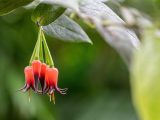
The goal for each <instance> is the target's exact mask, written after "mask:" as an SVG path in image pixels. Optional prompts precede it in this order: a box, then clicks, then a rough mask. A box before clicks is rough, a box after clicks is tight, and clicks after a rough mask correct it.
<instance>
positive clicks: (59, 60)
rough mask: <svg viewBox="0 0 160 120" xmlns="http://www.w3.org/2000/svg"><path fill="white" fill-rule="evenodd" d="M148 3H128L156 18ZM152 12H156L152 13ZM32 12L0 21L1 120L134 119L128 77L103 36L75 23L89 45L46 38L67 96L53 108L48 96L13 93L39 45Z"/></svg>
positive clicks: (130, 0) (135, 0) (60, 97)
mask: <svg viewBox="0 0 160 120" xmlns="http://www.w3.org/2000/svg"><path fill="white" fill-rule="evenodd" d="M155 2H156V3H158V0H157V1H152V0H126V1H122V3H121V4H122V5H125V6H132V7H136V8H138V9H140V10H141V11H143V12H146V13H148V14H149V15H150V16H152V18H155V19H158V17H159V16H157V14H156V11H157V9H156V8H155V6H154V4H153V3H155ZM152 11H155V12H152ZM31 12H32V10H26V9H24V8H19V9H17V10H15V11H14V12H12V13H10V14H8V15H5V16H3V17H0V120H138V119H137V117H136V113H135V111H134V108H133V105H132V101H131V93H130V83H129V72H128V69H127V66H126V65H125V64H124V62H123V61H122V59H121V58H120V56H119V55H118V54H117V53H116V52H115V51H114V50H113V49H112V48H111V47H110V46H108V45H107V44H106V42H105V41H104V40H103V38H102V37H100V35H99V34H98V33H97V32H96V31H95V30H94V29H91V28H89V27H87V26H86V25H85V24H84V23H83V22H82V21H80V20H77V21H78V22H79V23H80V25H81V26H82V27H83V28H84V30H85V31H86V32H87V33H88V35H89V37H90V38H91V40H92V41H93V43H94V44H93V45H90V44H87V43H70V42H64V41H60V40H57V39H53V38H50V37H48V36H46V38H47V42H48V45H49V48H50V50H51V52H52V56H53V60H54V62H55V66H56V67H57V68H58V69H59V73H60V74H59V83H58V84H59V86H60V87H61V88H66V87H67V88H69V90H68V92H67V95H59V94H57V93H56V94H55V98H56V104H55V105H54V104H53V103H52V102H50V101H49V97H48V96H47V95H45V96H40V95H37V94H34V93H32V96H31V102H30V103H29V102H28V94H27V93H24V94H23V93H21V92H16V90H18V89H19V88H21V87H22V86H23V85H24V72H23V70H24V67H25V66H27V65H28V64H29V60H30V57H31V54H32V51H33V48H34V45H35V42H36V40H37V27H36V25H35V24H34V23H33V22H32V21H31V19H30V15H31Z"/></svg>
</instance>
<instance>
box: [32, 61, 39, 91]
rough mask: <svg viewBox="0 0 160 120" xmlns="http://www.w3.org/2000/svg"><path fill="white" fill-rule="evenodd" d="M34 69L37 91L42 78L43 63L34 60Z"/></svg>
mask: <svg viewBox="0 0 160 120" xmlns="http://www.w3.org/2000/svg"><path fill="white" fill-rule="evenodd" d="M32 67H33V73H34V80H35V87H36V90H37V89H38V82H39V77H40V70H41V61H40V60H33V62H32Z"/></svg>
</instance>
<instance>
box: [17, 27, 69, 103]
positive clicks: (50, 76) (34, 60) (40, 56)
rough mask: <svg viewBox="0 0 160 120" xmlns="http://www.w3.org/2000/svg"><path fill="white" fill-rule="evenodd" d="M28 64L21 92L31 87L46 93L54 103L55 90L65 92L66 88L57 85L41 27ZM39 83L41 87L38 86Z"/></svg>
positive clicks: (55, 69)
mask: <svg viewBox="0 0 160 120" xmlns="http://www.w3.org/2000/svg"><path fill="white" fill-rule="evenodd" d="M29 64H30V66H27V67H26V68H25V70H24V73H25V80H26V83H25V85H24V87H23V88H21V89H20V90H21V91H22V92H27V91H28V90H29V89H30V88H32V90H33V91H35V93H38V94H41V95H43V94H48V95H49V96H50V98H51V99H52V100H53V102H54V103H55V99H54V92H55V91H57V92H58V93H60V94H66V91H67V89H61V88H59V87H58V83H57V82H58V69H57V68H55V67H54V63H53V60H52V57H51V54H50V51H49V48H48V45H47V42H46V40H45V37H44V34H43V31H42V29H41V27H40V31H39V35H38V40H37V43H36V45H35V48H34V50H33V54H32V56H31V60H30V63H29ZM39 85H40V86H41V88H39ZM29 96H30V92H29ZM51 99H50V100H51ZM29 100H30V99H29Z"/></svg>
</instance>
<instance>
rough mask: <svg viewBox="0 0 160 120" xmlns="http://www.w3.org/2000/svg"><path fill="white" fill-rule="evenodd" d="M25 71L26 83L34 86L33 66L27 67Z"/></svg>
mask: <svg viewBox="0 0 160 120" xmlns="http://www.w3.org/2000/svg"><path fill="white" fill-rule="evenodd" d="M24 73H25V80H26V84H28V85H29V86H34V74H33V68H32V67H31V66H27V67H25V70H24Z"/></svg>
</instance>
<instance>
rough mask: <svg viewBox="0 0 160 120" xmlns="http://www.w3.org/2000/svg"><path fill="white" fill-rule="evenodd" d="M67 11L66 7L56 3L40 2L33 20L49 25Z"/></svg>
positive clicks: (34, 12)
mask: <svg viewBox="0 0 160 120" xmlns="http://www.w3.org/2000/svg"><path fill="white" fill-rule="evenodd" d="M64 11H65V8H63V7H60V6H59V5H55V4H53V5H52V4H48V3H44V2H43V3H40V4H39V5H38V6H37V7H36V8H35V10H34V11H33V14H32V20H33V21H34V22H35V23H37V22H38V24H39V25H48V24H50V23H52V22H53V21H55V20H56V19H57V18H58V17H59V16H61V15H62V14H63V13H64Z"/></svg>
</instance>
